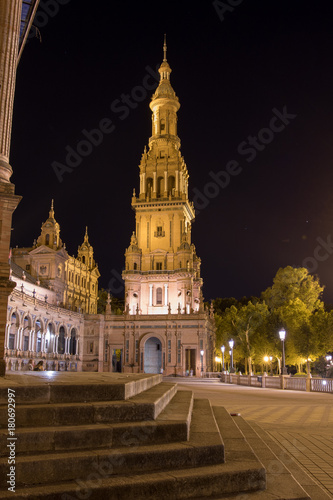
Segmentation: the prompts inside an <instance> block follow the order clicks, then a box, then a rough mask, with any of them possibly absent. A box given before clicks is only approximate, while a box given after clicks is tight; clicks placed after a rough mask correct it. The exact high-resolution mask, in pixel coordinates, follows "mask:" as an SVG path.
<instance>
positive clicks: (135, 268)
mask: <svg viewBox="0 0 333 500" xmlns="http://www.w3.org/2000/svg"><path fill="white" fill-rule="evenodd" d="M137 268H138V265H137V263H136V262H134V271H136V270H137Z"/></svg>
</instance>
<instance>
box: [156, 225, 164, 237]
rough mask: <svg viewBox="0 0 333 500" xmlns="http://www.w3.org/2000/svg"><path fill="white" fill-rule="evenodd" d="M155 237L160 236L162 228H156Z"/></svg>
mask: <svg viewBox="0 0 333 500" xmlns="http://www.w3.org/2000/svg"><path fill="white" fill-rule="evenodd" d="M156 233H157V234H156V236H162V233H163V228H162V226H157V231H156Z"/></svg>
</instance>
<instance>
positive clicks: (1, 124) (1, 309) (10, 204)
mask: <svg viewBox="0 0 333 500" xmlns="http://www.w3.org/2000/svg"><path fill="white" fill-rule="evenodd" d="M21 11H22V0H1V2H0V376H4V375H5V371H6V363H5V361H4V342H5V328H6V314H7V302H8V296H9V295H10V293H11V291H12V289H13V288H14V287H15V282H13V281H9V263H8V255H9V245H10V234H11V225H12V215H13V212H14V210H15V208H16V207H17V205H18V203H19V201H20V199H21V197H19V196H15V194H14V191H15V186H14V185H13V184H11V182H10V177H11V175H12V168H11V166H10V164H9V151H10V140H11V131H12V116H13V104H14V92H15V80H16V67H17V56H18V42H19V33H20V20H21Z"/></svg>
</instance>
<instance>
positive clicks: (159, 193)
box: [156, 177, 164, 198]
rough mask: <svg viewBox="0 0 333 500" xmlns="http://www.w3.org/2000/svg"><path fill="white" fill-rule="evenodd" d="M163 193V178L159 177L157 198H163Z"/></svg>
mask: <svg viewBox="0 0 333 500" xmlns="http://www.w3.org/2000/svg"><path fill="white" fill-rule="evenodd" d="M163 193H164V178H163V177H159V178H158V179H157V193H156V194H157V198H161V196H163Z"/></svg>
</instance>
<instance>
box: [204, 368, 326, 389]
mask: <svg viewBox="0 0 333 500" xmlns="http://www.w3.org/2000/svg"><path fill="white" fill-rule="evenodd" d="M211 376H212V375H211ZM221 382H224V383H227V384H235V385H242V386H248V387H263V388H266V389H285V390H290V391H304V392H305V391H306V392H326V393H330V392H332V393H333V379H328V378H327V379H322V378H307V377H304V378H301V377H290V376H286V375H283V376H282V375H279V376H267V375H256V376H254V375H240V374H234V373H222V374H221Z"/></svg>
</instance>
